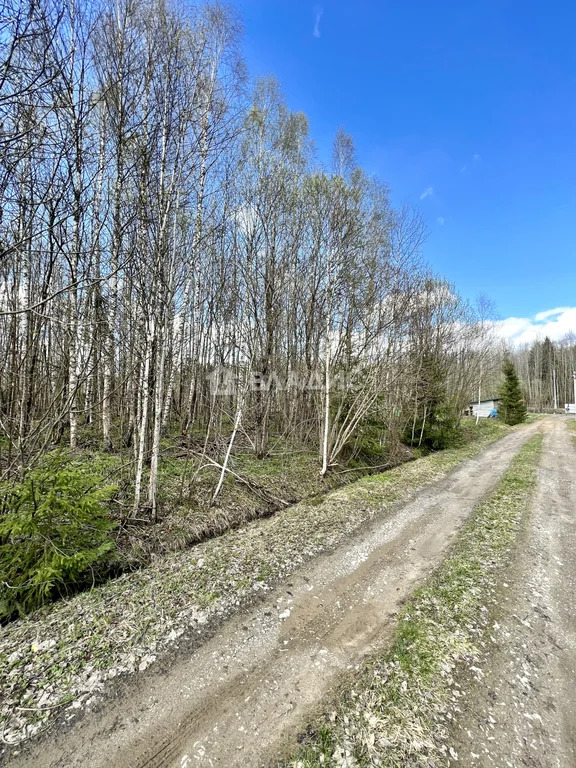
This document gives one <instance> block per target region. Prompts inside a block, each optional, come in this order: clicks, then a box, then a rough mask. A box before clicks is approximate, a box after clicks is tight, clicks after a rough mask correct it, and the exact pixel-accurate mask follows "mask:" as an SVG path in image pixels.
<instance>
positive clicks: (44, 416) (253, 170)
mask: <svg viewBox="0 0 576 768" xmlns="http://www.w3.org/2000/svg"><path fill="white" fill-rule="evenodd" d="M5 5H6V4H5ZM5 11H6V12H5V13H4V16H3V19H4V20H3V22H2V29H1V31H0V35H1V40H2V48H3V54H2V62H1V65H0V67H1V68H0V142H1V145H2V153H1V155H0V196H1V208H0V211H1V212H0V217H1V218H0V480H1V482H2V484H3V485H2V489H3V490H2V509H3V512H4V514H9V513H11V512H13V510H14V508H15V507H17V508H18V509H20V506H19V505H20V503H22V504H23V505H24V507H26V504H28V506H30V505H31V508H32V509H33V511H32V513H31V514H32V515H33V514H34V510H36V509H37V505H38V503H39V498H38V497H37V496H36V491H35V490H34V487H33V485H32V484H33V483H36V485H37V487H38V488H41V487H42V482H43V481H42V477H44V481H45V480H46V477H49V478H51V481H50V482H51V483H52V485H50V483H48V485H47V486H46V488H48V489H49V488H50V487H53V486H54V485H55V484H56V485H57V484H58V482H59V481H60V480H61V479H62V477H63V476H66V472H72V470H71V469H70V467H71V466H73V467H74V468H75V469H74V472H76V475H74V472H72V475H73V476H74V477H72V476H67V477H68V481H69V482H68V481H67V482H68V485H67V486H66V488H68V490H69V488H70V487H73V486H74V483H76V488H77V492H78V493H79V494H80V495H81V496H82V498H86V494H88V496H89V495H90V493H89V489H90V488H92V487H94V486H98V485H99V483H100V482H101V479H102V478H101V476H102V471H103V468H105V469H106V473H107V474H106V473H105V474H106V477H109V476H110V477H111V481H110V482H112V483H113V484H114V487H115V490H113V491H112V490H109V491H107V492H106V493H104V491H103V490H102V489H101V490H102V493H103V494H104V495H103V496H102V498H99V499H96V500H95V504H96V505H98V504H100V502H102V501H103V500H108V501H109V500H110V498H111V497H114V499H115V502H116V507H115V512H114V515H115V517H116V518H121V519H122V520H123V521H130V520H134V521H138V522H140V523H143V522H146V521H148V522H155V521H157V520H158V519H159V517H162V514H163V513H164V512H165V511H166V510H162V508H161V506H162V505H161V504H160V503H159V497H160V496H161V494H160V493H159V471H160V470H161V468H162V466H163V462H164V463H165V462H166V461H168V460H170V461H172V464H170V466H171V467H172V468H174V467H175V466H176V467H177V469H175V470H174V472H173V474H176V475H178V478H180V477H181V476H182V478H183V476H184V474H186V482H184V479H182V480H181V485H180V495H179V500H180V501H182V496H183V491H182V489H183V488H184V485H186V488H187V493H188V498H189V501H190V500H191V499H192V498H196V500H198V495H197V496H196V497H194V487H195V484H196V485H197V486H198V487H201V489H202V493H201V494H200V496H202V503H209V504H213V503H214V501H215V500H216V499H217V498H218V495H219V493H220V492H221V489H222V486H223V485H225V484H226V482H227V481H228V480H229V479H232V480H233V481H234V482H240V483H242V482H244V483H245V484H246V483H247V482H248V481H246V478H245V477H244V476H243V475H242V472H241V468H240V466H239V464H238V463H235V460H234V457H235V456H237V455H238V454H239V453H242V454H243V455H246V454H250V455H251V456H252V457H253V458H254V461H255V462H263V463H264V462H265V461H266V460H267V459H270V458H271V457H276V459H277V458H278V456H280V458H281V459H282V460H285V461H286V462H288V461H289V459H290V457H291V456H294V455H297V454H299V453H307V455H313V456H314V457H315V459H314V461H315V470H314V471H315V472H316V473H318V475H319V476H320V477H326V476H328V475H330V473H332V472H333V471H334V470H335V469H336V468H340V469H342V468H343V467H345V466H361V465H363V464H366V465H367V466H368V467H369V466H371V465H373V466H374V465H376V466H385V465H386V463H387V462H392V461H393V460H395V458H394V457H395V455H396V453H397V451H398V446H401V445H409V446H411V447H412V448H424V447H427V448H442V447H445V445H447V444H449V443H450V441H451V440H453V438H454V435H455V432H456V430H457V427H458V422H459V420H460V416H461V414H462V412H463V408H464V406H465V404H466V403H467V401H468V399H469V398H473V397H474V396H475V395H476V393H477V387H478V382H479V381H481V382H485V383H484V384H483V386H484V389H485V390H487V389H488V388H490V386H492V387H493V388H495V387H497V386H498V377H499V371H500V364H501V350H500V348H499V345H498V343H497V342H496V341H495V336H494V333H493V323H492V322H491V319H490V317H491V315H490V312H489V311H488V310H487V309H486V303H485V302H482V301H481V302H478V304H477V305H475V306H472V305H470V304H469V303H468V302H466V301H464V300H462V299H461V298H460V297H459V296H458V294H457V293H456V291H455V289H454V288H453V287H452V286H451V285H450V284H449V283H448V282H447V281H445V280H444V279H442V278H440V277H438V276H437V275H434V274H433V273H432V272H431V271H430V270H429V269H428V268H427V267H426V265H425V264H424V263H423V262H422V260H421V247H422V244H423V242H424V239H425V236H426V232H425V227H424V225H423V223H422V220H421V218H420V216H419V214H418V212H417V211H415V210H412V209H411V208H410V207H409V206H405V207H402V208H400V209H396V208H394V207H393V205H392V204H391V201H390V195H389V190H388V188H387V187H386V185H385V184H384V183H383V182H382V181H380V180H379V179H377V178H373V177H372V176H370V175H368V174H367V173H366V172H364V171H363V170H362V168H361V167H360V166H359V164H358V162H357V159H356V154H355V149H354V143H353V139H352V137H351V136H349V135H348V134H347V133H346V132H345V131H344V130H339V131H338V132H337V134H336V136H335V138H334V143H333V151H332V157H331V160H330V161H329V162H328V161H327V162H322V161H321V159H320V157H319V153H318V152H317V150H316V148H315V144H314V141H313V139H312V137H311V136H310V133H309V126H308V121H307V118H306V115H304V114H303V113H301V112H293V111H291V110H290V109H289V107H288V106H287V104H286V103H285V101H284V98H283V95H282V91H281V88H280V86H279V84H278V83H277V82H276V81H275V80H274V79H272V78H269V79H265V80H260V81H258V82H252V81H251V80H250V78H249V76H248V73H247V72H246V71H245V66H244V64H243V61H242V56H241V51H240V42H241V23H240V21H239V19H238V18H237V17H236V15H235V13H234V12H233V11H232V10H231V9H229V8H228V7H227V6H223V5H219V4H217V3H212V4H205V5H199V6H196V7H191V6H188V5H182V6H180V5H178V4H177V3H175V2H174V3H172V2H169V0H151V1H150V2H146V3H144V2H141V0H137V1H136V0H116V2H114V3H111V2H110V3H109V2H105V1H104V2H92V3H75V2H66V1H65V0H40V1H39V2H34V3H19V2H17V0H9V2H8V3H7V5H6V7H5ZM575 349H576V347H575V345H574V344H573V343H570V342H567V343H566V344H561V345H556V346H554V345H552V344H551V342H549V341H548V340H547V341H546V342H543V343H542V344H537V345H535V346H534V347H533V348H532V349H531V350H525V351H519V352H517V353H516V361H517V365H518V370H519V373H520V375H521V377H522V378H523V380H524V382H525V383H526V386H527V394H528V397H529V401H530V403H531V404H533V405H535V406H536V407H538V408H540V407H542V408H543V407H552V406H554V405H555V404H556V400H557V401H558V403H560V404H561V405H563V402H564V401H566V402H568V401H570V400H571V398H570V392H571V389H570V387H571V382H572V379H571V371H572V369H573V367H574V365H575ZM490 382H492V384H491V383H490ZM486 394H488V392H486ZM490 394H493V393H490ZM55 450H57V454H54V451H55ZM46 457H48V464H46V461H47V458H46ZM50 457H52V458H51V459H50ZM82 457H84V460H85V463H86V467H85V473H86V472H88V471H89V473H90V474H89V475H86V474H84V475H83V476H82V477H83V479H82V477H81V478H80V480H78V477H77V475H78V472H80V475H79V476H81V475H82V471H80V470H81V468H82V461H83V459H82ZM95 457H96V458H95ZM178 461H179V462H184V463H183V464H182V463H181V464H177V462H178ZM70 462H72V464H70ZM43 466H44V470H42V467H43ZM78 467H80V470H78ZM66 468H68V469H66ZM42 471H44V472H45V474H44V475H43V476H42V475H40V476H39V475H37V473H38V472H40V473H41V472H42ZM46 472H47V473H48V475H46ZM35 473H36V474H35ZM256 474H257V472H256ZM87 477H89V478H90V481H89V482H88V481H87V480H86V478H87ZM26 478H28V480H26ZM74 478H76V479H75V480H74ZM120 479H121V482H120ZM73 480H74V481H73ZM173 480H174V478H173V477H171V481H173ZM26 482H28V485H26ZM178 482H180V479H179V480H178ZM202 483H203V484H202ZM24 487H26V488H27V489H28V490H27V491H26V492H24V491H23V490H22V489H23V488H24ZM105 487H106V488H108V486H105ZM110 487H111V486H110ZM119 487H120V492H119V491H118V488H119ZM251 487H252V490H258V489H257V487H256V484H255V483H254V482H253V483H252V486H251ZM31 489H32V490H31ZM78 489H80V490H78ZM38 492H39V493H40V494H41V493H42V491H41V490H40V491H38ZM67 492H68V491H67ZM43 493H44V494H47V493H48V490H45V491H43ZM262 493H264V491H262ZM26 494H28V495H26ZM64 495H65V494H64ZM15 499H19V500H20V501H18V502H16V501H15ZM23 499H25V500H27V501H26V503H24V501H22V500H23ZM266 501H267V503H269V502H270V501H271V500H270V498H269V497H266ZM276 501H278V499H276ZM75 503H76V502H74V504H75ZM190 503H192V502H191V501H190ZM74 504H72V507H74ZM74 508H75V509H76V508H77V505H76V507H74ZM86 514H87V515H88V517H89V511H87V512H86ZM21 522H22V521H20V523H19V525H20V524H21ZM10 525H12V523H11V524H10ZM10 525H8V527H6V526H5V527H4V528H3V529H2V532H1V533H2V535H3V536H4V542H6V541H8V540H9V537H10V536H13V534H14V531H15V530H20V529H19V528H18V526H16V528H14V527H10ZM104 527H105V526H104ZM6 537H8V538H6ZM4 546H5V544H4Z"/></svg>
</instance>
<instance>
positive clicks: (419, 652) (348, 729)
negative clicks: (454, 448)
mask: <svg viewBox="0 0 576 768" xmlns="http://www.w3.org/2000/svg"><path fill="white" fill-rule="evenodd" d="M541 443H542V437H541V436H536V437H534V438H532V439H531V440H530V441H529V442H528V443H527V444H526V445H525V446H524V447H523V448H522V450H521V451H520V453H519V454H518V455H517V457H515V459H514V460H513V462H512V464H511V466H510V468H509V469H508V471H507V472H506V474H505V475H504V477H503V479H502V481H501V482H500V484H499V486H498V488H497V489H496V490H495V491H494V493H493V494H492V495H491V496H490V498H489V499H488V500H487V501H485V502H484V503H483V504H482V505H480V506H479V507H478V509H477V510H476V512H475V514H474V517H473V518H472V519H471V521H470V522H469V523H468V524H467V525H466V526H465V528H464V530H463V531H462V533H461V534H460V536H459V539H458V542H457V544H456V545H455V547H454V549H453V551H452V553H451V555H450V556H449V557H448V558H447V560H446V561H445V562H444V563H443V565H442V566H441V567H440V568H439V570H438V571H437V572H436V574H435V575H434V576H433V577H432V579H431V580H430V581H429V583H428V584H427V585H426V586H425V587H423V588H422V589H420V590H418V591H417V592H416V593H415V594H414V595H413V597H412V598H411V599H410V601H409V603H408V604H407V605H406V606H405V608H404V610H403V612H402V614H401V615H400V617H399V620H398V628H397V631H396V636H395V639H394V642H393V645H392V648H391V649H390V650H389V651H388V652H387V653H384V654H383V655H375V656H374V657H372V658H371V659H370V660H369V661H367V662H366V663H365V664H364V665H363V667H362V669H361V671H360V673H358V674H357V675H355V677H354V678H353V679H351V680H349V681H348V682H347V683H346V684H344V686H343V689H342V690H341V691H340V695H339V697H338V699H339V703H338V704H337V705H336V706H335V707H334V708H333V709H332V711H331V712H329V713H328V714H327V715H326V716H325V717H324V718H323V719H321V720H319V721H318V722H316V723H315V724H313V725H311V726H310V727H309V729H308V735H307V737H306V738H305V743H304V745H303V746H302V747H301V748H300V749H299V750H298V752H297V753H296V755H295V756H294V757H293V758H292V759H291V760H290V761H289V765H290V766H291V767H292V768H319V766H330V767H332V768H367V767H368V766H380V768H401V767H403V766H412V767H413V768H415V767H416V766H421V767H422V768H424V767H425V768H439V767H440V766H447V765H449V758H450V757H452V758H453V759H457V755H456V754H455V752H454V750H453V749H452V748H451V746H450V744H449V743H447V738H448V726H449V724H450V722H451V720H452V718H453V716H454V713H457V712H458V711H459V706H460V701H461V700H462V696H463V691H462V690H461V688H460V685H459V683H458V672H459V670H460V669H461V668H463V667H464V666H465V667H467V668H468V669H471V670H472V671H475V670H477V672H478V674H479V675H481V674H482V673H481V671H480V669H479V668H477V667H476V666H475V665H477V664H478V660H479V657H480V654H481V651H482V647H483V645H484V637H485V635H486V634H487V629H488V627H489V625H490V622H491V617H492V615H493V613H494V610H495V606H496V602H497V595H498V584H499V578H500V575H501V572H502V569H503V568H504V567H505V566H506V565H507V564H508V562H509V561H510V557H511V555H510V552H511V548H512V547H513V545H514V542H515V540H516V537H517V534H518V531H519V530H520V527H521V525H522V521H523V519H524V517H525V515H526V512H527V510H528V509H529V504H530V500H531V497H532V494H533V490H534V487H535V483H536V469H537V466H538V462H539V459H540V452H541Z"/></svg>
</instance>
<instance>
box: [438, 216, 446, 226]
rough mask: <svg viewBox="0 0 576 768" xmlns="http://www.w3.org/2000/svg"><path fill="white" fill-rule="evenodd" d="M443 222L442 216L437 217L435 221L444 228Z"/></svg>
mask: <svg viewBox="0 0 576 768" xmlns="http://www.w3.org/2000/svg"><path fill="white" fill-rule="evenodd" d="M444 221H445V219H444V216H438V218H437V219H436V222H437V223H438V224H440V226H441V227H443V226H444Z"/></svg>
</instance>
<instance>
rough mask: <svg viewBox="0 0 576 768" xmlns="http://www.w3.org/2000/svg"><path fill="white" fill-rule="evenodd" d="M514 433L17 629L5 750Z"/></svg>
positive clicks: (5, 663)
mask: <svg viewBox="0 0 576 768" xmlns="http://www.w3.org/2000/svg"><path fill="white" fill-rule="evenodd" d="M505 433H506V432H505V431H496V432H494V431H490V432H489V433H488V434H485V435H484V437H482V438H480V439H478V440H477V441H476V442H474V443H473V444H470V445H467V446H466V447H464V448H461V449H459V450H455V451H446V452H442V453H437V454H434V455H431V456H428V457H426V458H423V459H420V460H418V461H415V462H412V463H410V464H406V465H403V466H400V467H398V468H396V469H394V470H391V471H389V472H386V473H384V474H381V475H374V476H370V477H367V478H365V479H363V480H361V481H359V482H357V483H354V484H352V485H350V486H346V487H344V488H341V489H339V490H337V491H334V492H332V493H330V494H328V495H327V496H326V497H324V498H322V499H320V500H319V502H318V503H316V502H314V501H312V500H310V501H308V502H304V503H300V504H297V505H295V506H293V507H291V508H289V509H286V510H284V511H283V512H281V513H278V514H277V515H275V516H274V517H272V518H270V519H267V520H259V521H256V522H254V523H251V524H250V525H248V526H246V527H245V528H243V529H239V530H235V531H232V532H230V533H228V534H225V535H224V536H221V537H219V538H218V539H214V540H211V541H208V542H205V543H203V544H200V545H198V546H196V547H194V548H193V549H191V550H190V551H188V552H183V553H178V554H175V555H170V556H167V557H163V558H158V559H157V560H155V561H154V562H153V563H152V564H151V565H150V566H149V567H148V568H145V569H142V570H140V571H137V572H135V573H132V574H126V575H124V576H122V577H120V578H118V579H115V580H113V581H110V582H108V583H107V584H105V585H103V586H101V587H98V588H96V589H94V590H92V591H91V592H87V593H82V594H79V595H76V596H75V597H74V598H72V599H70V600H68V601H66V602H63V603H60V604H56V605H51V606H47V607H46V608H44V609H41V610H40V611H38V612H36V613H34V614H32V615H30V616H29V617H27V618H26V619H23V620H21V621H18V622H15V623H13V624H11V625H8V626H7V627H5V628H4V631H3V634H2V637H1V639H0V665H1V667H2V676H1V677H2V682H1V694H2V702H1V709H0V723H1V725H2V729H3V731H2V736H3V740H4V743H5V744H9V745H10V744H17V743H18V741H20V740H21V739H22V738H27V737H30V736H32V735H34V734H35V733H37V732H38V731H40V730H43V729H45V728H46V727H47V726H48V725H49V724H50V723H51V722H53V721H54V720H55V719H57V718H58V717H61V718H63V719H64V720H68V719H71V718H73V717H75V716H76V714H77V712H78V711H79V710H80V709H81V708H82V706H83V705H86V704H87V703H88V702H89V701H90V700H91V699H93V698H94V697H97V696H99V695H101V693H102V692H103V690H104V687H105V685H107V684H108V681H110V680H111V679H112V678H116V677H119V676H121V675H126V674H128V673H131V672H135V671H144V670H145V669H146V668H147V667H148V666H149V665H150V664H151V663H152V662H154V661H155V660H156V659H159V658H162V657H163V656H166V654H167V653H168V652H169V651H170V650H171V649H173V648H174V647H175V646H176V645H177V644H178V642H180V639H182V641H184V639H185V638H190V637H192V638H196V642H201V641H202V640H203V638H205V637H207V636H208V635H209V634H210V631H211V628H213V627H214V625H215V624H217V623H219V622H221V621H222V620H223V619H224V618H226V617H227V616H230V615H232V614H234V613H237V612H238V611H239V610H240V609H241V608H242V607H245V606H247V605H248V604H249V603H250V602H251V601H253V600H254V599H257V598H258V597H259V596H261V595H262V594H264V593H266V592H268V591H270V590H271V589H272V588H273V587H274V585H275V584H277V583H278V582H281V581H282V580H283V579H284V578H286V577H287V576H288V575H289V574H291V573H293V572H294V571H295V570H296V569H298V568H299V567H300V566H301V564H303V563H304V562H307V561H309V560H311V559H312V558H313V557H314V556H316V555H318V554H320V553H321V552H327V551H330V550H332V549H334V548H335V547H336V546H337V545H338V544H340V543H341V542H342V541H343V540H345V539H346V538H348V537H349V536H350V534H351V533H352V532H353V531H355V530H356V529H358V528H359V527H360V526H361V525H362V524H363V523H365V522H366V521H368V520H370V519H372V518H374V517H375V516H376V515H380V514H383V513H384V514H385V513H386V511H387V510H389V509H390V508H391V506H392V504H394V503H395V502H399V501H402V500H404V499H406V498H407V497H408V496H409V495H410V494H411V493H413V492H414V491H416V490H418V489H420V488H422V487H423V486H424V485H426V484H428V483H431V482H433V481H436V480H438V479H440V478H441V477H443V476H445V475H446V474H448V472H449V471H450V470H451V469H453V468H454V467H455V466H456V465H458V464H460V463H461V462H463V461H464V460H466V459H469V458H472V457H474V456H476V455H477V454H479V453H480V452H482V451H483V450H484V449H485V448H486V447H487V446H488V445H489V444H490V443H492V442H495V441H496V440H497V439H498V438H499V437H501V436H502V434H505Z"/></svg>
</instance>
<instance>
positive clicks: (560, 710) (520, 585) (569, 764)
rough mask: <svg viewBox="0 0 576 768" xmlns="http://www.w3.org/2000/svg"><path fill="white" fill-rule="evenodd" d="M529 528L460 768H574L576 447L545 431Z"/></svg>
mask: <svg viewBox="0 0 576 768" xmlns="http://www.w3.org/2000/svg"><path fill="white" fill-rule="evenodd" d="M544 429H545V438H544V445H543V458H542V463H541V466H540V470H539V479H538V491H537V495H536V498H535V500H534V508H533V511H532V518H531V521H530V526H529V529H528V531H527V533H526V536H525V538H524V540H523V541H522V543H521V546H520V549H519V555H518V558H517V562H516V568H515V572H514V573H513V574H512V578H510V582H509V585H503V589H504V597H505V599H504V601H503V605H504V607H503V611H502V617H501V618H499V619H498V621H497V622H496V625H495V626H494V628H493V638H494V642H493V645H492V646H491V647H490V648H489V649H488V651H487V654H486V659H485V663H484V664H481V665H480V666H481V667H482V668H483V669H484V670H485V672H486V676H485V677H483V679H482V680H481V681H480V682H479V683H477V684H476V685H474V686H473V687H472V689H471V690H470V691H469V692H468V697H467V698H468V702H467V705H466V707H465V716H464V718H463V719H462V720H461V721H459V725H458V727H457V729H455V734H454V735H455V747H456V751H457V752H458V757H459V759H458V762H457V763H456V762H455V763H454V764H455V765H459V766H475V767H476V768H484V766H494V767H495V768H510V766H513V767H514V768H524V767H530V768H574V766H576V473H575V470H576V448H575V447H574V445H573V443H572V437H571V436H570V434H569V433H568V431H567V429H566V425H565V420H564V418H561V417H560V418H557V419H548V420H547V421H546V422H545V424H544Z"/></svg>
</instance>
